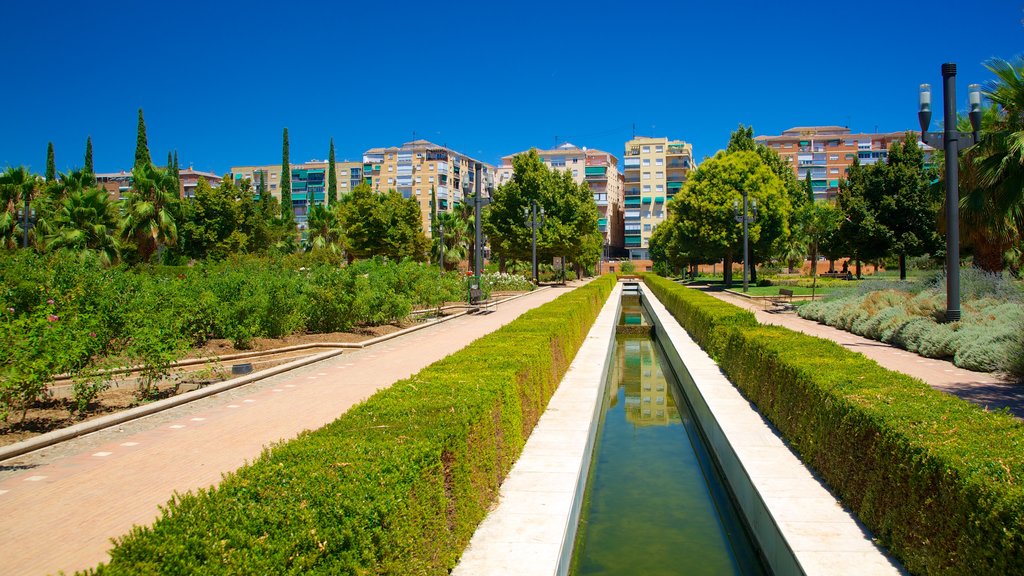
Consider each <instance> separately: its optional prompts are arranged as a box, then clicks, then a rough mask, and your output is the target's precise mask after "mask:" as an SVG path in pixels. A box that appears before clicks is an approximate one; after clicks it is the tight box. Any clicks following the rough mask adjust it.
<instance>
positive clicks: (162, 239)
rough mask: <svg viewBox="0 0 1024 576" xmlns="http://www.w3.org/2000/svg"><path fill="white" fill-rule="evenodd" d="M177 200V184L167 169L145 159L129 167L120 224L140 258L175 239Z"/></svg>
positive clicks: (149, 254)
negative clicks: (144, 161)
mask: <svg viewBox="0 0 1024 576" xmlns="http://www.w3.org/2000/svg"><path fill="white" fill-rule="evenodd" d="M177 200H178V188H177V184H176V182H175V181H174V176H173V175H172V174H171V173H170V172H169V171H164V170H159V169H157V168H156V167H154V166H153V165H152V164H148V163H147V164H141V165H139V166H136V167H135V168H134V169H133V170H132V189H131V191H130V192H129V193H128V196H127V198H125V200H124V202H125V204H124V215H123V217H122V218H121V222H120V228H121V236H122V238H123V239H125V240H127V241H130V242H134V243H135V245H136V247H137V248H138V251H139V257H140V259H141V260H142V261H143V262H146V261H148V260H149V259H150V258H151V257H152V256H153V253H154V252H156V251H157V250H158V249H159V248H161V247H162V246H165V245H168V244H174V243H175V242H177V239H178V227H177V224H176V223H175V221H174V211H173V208H174V204H175V203H176V202H177Z"/></svg>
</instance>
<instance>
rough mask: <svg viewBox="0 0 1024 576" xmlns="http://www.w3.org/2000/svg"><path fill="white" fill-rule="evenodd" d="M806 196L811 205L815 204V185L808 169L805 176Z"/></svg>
mask: <svg viewBox="0 0 1024 576" xmlns="http://www.w3.org/2000/svg"><path fill="white" fill-rule="evenodd" d="M804 194H805V195H806V196H807V200H808V201H809V202H810V203H812V204H813V203H814V185H813V184H812V183H811V170H810V169H808V170H807V173H806V174H805V175H804Z"/></svg>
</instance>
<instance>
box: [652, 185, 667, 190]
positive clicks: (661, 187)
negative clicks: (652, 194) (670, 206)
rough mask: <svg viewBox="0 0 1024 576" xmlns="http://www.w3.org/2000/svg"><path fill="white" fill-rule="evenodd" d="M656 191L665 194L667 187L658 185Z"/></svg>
mask: <svg viewBox="0 0 1024 576" xmlns="http://www.w3.org/2000/svg"><path fill="white" fill-rule="evenodd" d="M654 189H655V190H657V191H658V192H664V191H665V187H664V186H662V185H661V184H658V185H657V186H655V187H654Z"/></svg>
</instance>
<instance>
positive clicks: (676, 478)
mask: <svg viewBox="0 0 1024 576" xmlns="http://www.w3.org/2000/svg"><path fill="white" fill-rule="evenodd" d="M639 306H640V305H639V301H638V299H636V297H624V298H623V318H622V320H620V324H627V323H633V322H637V320H635V318H636V317H637V316H640V317H641V318H642V314H640V312H639ZM627 318H628V319H629V320H632V322H628V321H627ZM663 367H665V368H664V370H663ZM666 373H667V374H666ZM609 379H610V382H609V383H608V388H607V391H608V397H607V398H606V401H605V413H604V416H603V420H602V423H601V429H600V431H599V433H598V441H597V445H596V447H595V453H594V459H593V461H592V463H591V471H590V479H589V481H588V486H587V492H586V496H585V501H584V509H583V514H582V517H581V520H580V526H579V532H578V535H577V540H576V548H575V550H574V558H573V569H572V572H571V574H574V575H577V576H583V575H598V574H600V575H633V574H642V575H644V576H656V575H661V574H665V575H668V574H672V575H677V574H686V575H701V574H708V575H716V576H717V575H720V574H764V573H765V570H764V569H763V568H762V566H761V563H760V561H759V560H758V556H757V552H756V551H755V549H754V547H753V545H752V544H751V542H750V539H749V537H748V535H747V533H746V531H745V530H744V528H743V525H742V522H741V521H740V519H739V516H738V515H737V513H736V511H735V510H734V509H733V507H732V502H731V501H730V499H729V496H728V492H727V490H726V489H725V487H724V485H723V483H722V481H721V479H719V478H717V471H716V469H715V467H714V466H713V464H712V462H711V460H710V457H709V455H708V453H707V450H706V448H705V447H704V445H703V443H702V440H701V439H700V435H699V431H698V430H697V428H696V423H695V422H694V421H693V418H692V416H691V414H690V411H689V408H688V407H687V406H686V403H685V402H683V401H682V397H681V396H680V397H678V398H679V399H680V401H679V405H677V402H676V398H677V396H675V394H678V393H679V392H678V387H677V386H676V384H675V382H674V375H672V372H671V369H669V368H668V367H667V364H666V363H665V362H664V361H663V359H662V357H661V354H660V351H659V350H658V349H657V346H656V344H655V343H654V341H652V340H651V339H650V338H648V337H633V336H628V337H619V338H618V339H617V340H616V349H615V356H614V359H613V364H612V367H611V369H610V370H609Z"/></svg>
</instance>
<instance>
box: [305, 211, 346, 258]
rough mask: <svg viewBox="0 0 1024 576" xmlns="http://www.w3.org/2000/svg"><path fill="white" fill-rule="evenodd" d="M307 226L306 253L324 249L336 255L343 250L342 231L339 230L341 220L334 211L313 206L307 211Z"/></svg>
mask: <svg viewBox="0 0 1024 576" xmlns="http://www.w3.org/2000/svg"><path fill="white" fill-rule="evenodd" d="M307 224H308V226H309V228H308V236H307V238H306V250H307V251H313V250H324V249H326V250H329V251H330V252H332V253H335V254H338V253H341V252H342V251H343V250H344V245H343V243H342V242H343V240H344V231H343V230H342V228H341V220H340V219H339V218H338V214H337V213H336V212H335V211H334V210H332V209H330V208H328V207H326V206H322V205H319V204H317V205H315V206H313V207H312V208H310V210H309V217H308V219H307Z"/></svg>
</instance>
